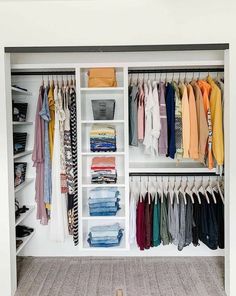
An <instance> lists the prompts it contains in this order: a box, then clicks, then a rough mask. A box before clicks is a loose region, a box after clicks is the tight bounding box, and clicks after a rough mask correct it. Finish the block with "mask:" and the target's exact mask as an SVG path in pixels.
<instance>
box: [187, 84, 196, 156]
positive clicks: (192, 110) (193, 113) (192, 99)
mask: <svg viewBox="0 0 236 296" xmlns="http://www.w3.org/2000/svg"><path fill="white" fill-rule="evenodd" d="M187 91H188V102H189V117H190V144H189V157H190V158H192V159H195V160H197V159H198V122H197V109H196V102H195V96H194V92H193V87H192V85H191V84H188V85H187Z"/></svg>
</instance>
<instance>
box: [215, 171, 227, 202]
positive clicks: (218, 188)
mask: <svg viewBox="0 0 236 296" xmlns="http://www.w3.org/2000/svg"><path fill="white" fill-rule="evenodd" d="M213 190H215V191H217V192H218V193H219V195H220V198H221V200H222V202H223V204H224V202H225V201H224V195H223V193H222V190H221V188H220V182H219V176H217V180H216V185H215V186H214V187H213Z"/></svg>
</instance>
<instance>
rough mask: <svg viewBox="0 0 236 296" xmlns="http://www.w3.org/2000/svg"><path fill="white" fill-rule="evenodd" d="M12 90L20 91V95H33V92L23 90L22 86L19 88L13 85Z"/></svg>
mask: <svg viewBox="0 0 236 296" xmlns="http://www.w3.org/2000/svg"><path fill="white" fill-rule="evenodd" d="M11 90H12V92H14V93H18V94H20V95H27V96H30V95H32V93H31V92H29V91H26V90H23V89H20V88H17V87H14V86H12V87H11Z"/></svg>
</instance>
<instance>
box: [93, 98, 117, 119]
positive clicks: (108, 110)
mask: <svg viewBox="0 0 236 296" xmlns="http://www.w3.org/2000/svg"><path fill="white" fill-rule="evenodd" d="M92 108H93V117H94V120H113V119H114V114H115V100H92Z"/></svg>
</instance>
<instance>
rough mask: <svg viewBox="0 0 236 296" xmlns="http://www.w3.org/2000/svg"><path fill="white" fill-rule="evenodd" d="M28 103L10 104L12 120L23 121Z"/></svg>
mask: <svg viewBox="0 0 236 296" xmlns="http://www.w3.org/2000/svg"><path fill="white" fill-rule="evenodd" d="M27 109H28V103H14V102H13V106H12V113H13V114H12V117H13V118H12V119H13V121H19V122H25V121H26V115H27Z"/></svg>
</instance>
